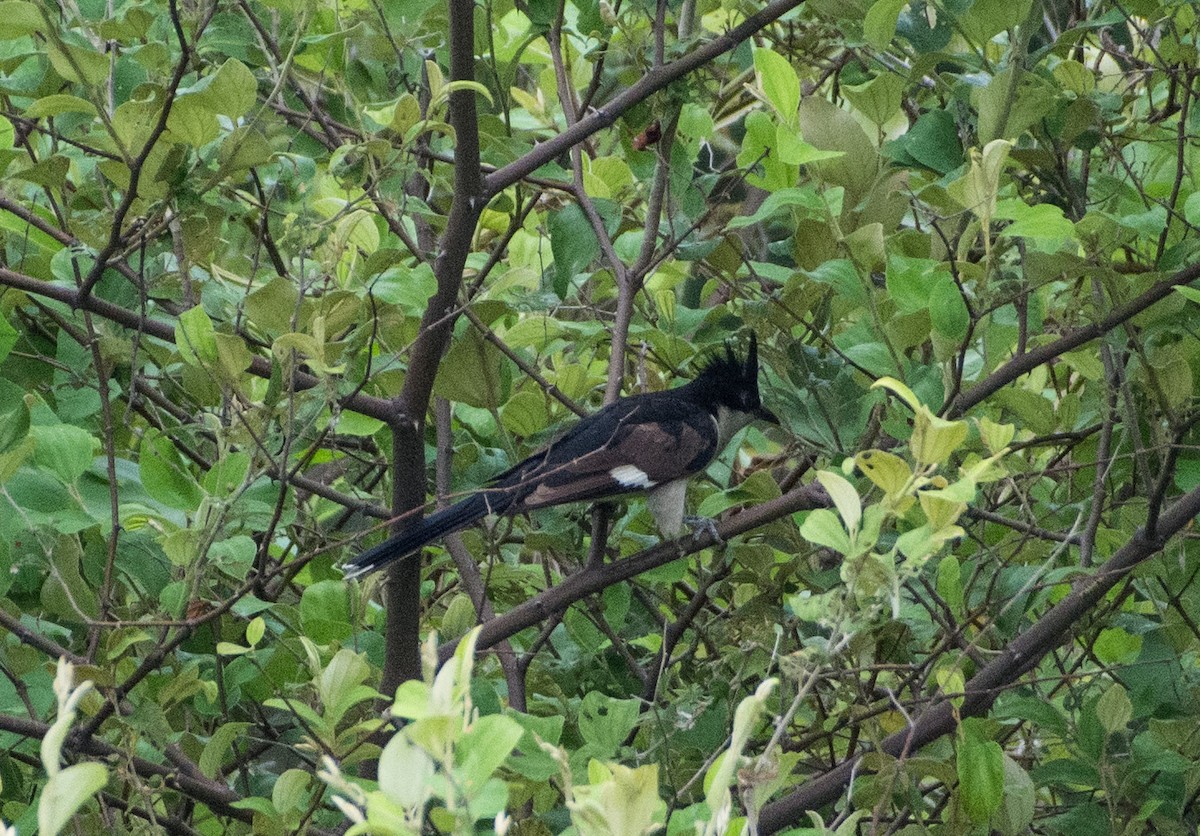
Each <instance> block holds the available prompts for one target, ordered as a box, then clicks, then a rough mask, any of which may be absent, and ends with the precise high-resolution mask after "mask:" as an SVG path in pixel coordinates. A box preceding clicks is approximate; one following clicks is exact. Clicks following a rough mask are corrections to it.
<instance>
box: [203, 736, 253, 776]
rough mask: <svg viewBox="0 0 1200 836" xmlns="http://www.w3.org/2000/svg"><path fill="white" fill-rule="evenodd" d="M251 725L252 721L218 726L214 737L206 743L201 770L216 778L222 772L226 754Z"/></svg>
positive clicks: (206, 774) (205, 774)
mask: <svg viewBox="0 0 1200 836" xmlns="http://www.w3.org/2000/svg"><path fill="white" fill-rule="evenodd" d="M250 726H251V724H250V723H225V724H224V725H222V726H218V727H217V730H216V731H215V732H213V735H212V737H210V738H209V739H208V742H207V743H205V744H204V749H203V751H201V753H200V760H199V762H198V766H199V767H200V771H201V772H202V773H203V774H204V776H205V777H206V778H216V777H217V775H218V774H220V771H221V764H223V763H224V762H225V754H226V753H227V752H228V751H229V750H230V748H231V747H232V746H233V741H235V740H237V739H238V738H239V737H241V736H242V734H243V733H244V732H245V731H246V729H248V728H250Z"/></svg>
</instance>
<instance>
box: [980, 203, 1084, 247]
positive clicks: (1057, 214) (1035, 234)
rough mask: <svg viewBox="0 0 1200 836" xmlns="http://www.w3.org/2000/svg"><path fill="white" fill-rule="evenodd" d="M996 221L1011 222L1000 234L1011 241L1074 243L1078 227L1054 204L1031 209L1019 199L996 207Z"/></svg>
mask: <svg viewBox="0 0 1200 836" xmlns="http://www.w3.org/2000/svg"><path fill="white" fill-rule="evenodd" d="M996 218H998V219H1000V220H1011V221H1012V223H1011V224H1009V225H1008V226H1007V227H1005V228H1004V229H1003V230H1002V231H1001V232H1000V234H1001V235H1004V236H1008V237H1010V238H1030V239H1034V240H1040V241H1049V242H1053V243H1057V242H1061V241H1072V240H1075V225H1074V224H1073V223H1071V222H1070V221H1069V220H1067V219H1066V217H1065V216H1064V215H1063V210H1062V209H1061V208H1060V207H1058V206H1055V205H1053V204H1051V203H1038V204H1035V205H1033V206H1030V205H1029V204H1028V203H1026V202H1025V201H1023V200H1021V199H1019V198H1012V199H1010V200H1002V201H1000V202H999V203H997V204H996Z"/></svg>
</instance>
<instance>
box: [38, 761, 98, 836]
mask: <svg viewBox="0 0 1200 836" xmlns="http://www.w3.org/2000/svg"><path fill="white" fill-rule="evenodd" d="M107 783H108V770H107V769H105V768H104V767H103V766H101V765H100V764H98V763H90V762H89V763H77V764H73V765H71V766H68V767H67V768H66V769H63V770H61V771H60V772H58V773H56V774H55V775H53V776H52V777H51V778H50V780H49V781H47V782H46V788H45V789H44V790H42V797H41V798H40V799H38V814H37V820H38V833H41V834H45V836H56V835H57V834H58V832H59V831H60V830H62V829H63V828H64V827H66V825H67V823H68V822H70V821H71V818H72V816H74V815H75V813H77V812H78V811H79V808H80V807H82V806H83V805H84V804H86V803H87V801H88V799H90V798H91V797H92V796H93V795H95V794H96V793H98V792H100V790H102V789H104V785H105V784H107Z"/></svg>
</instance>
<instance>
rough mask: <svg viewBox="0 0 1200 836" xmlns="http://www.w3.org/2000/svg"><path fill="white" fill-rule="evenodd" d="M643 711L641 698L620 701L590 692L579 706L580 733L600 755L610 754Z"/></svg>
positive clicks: (634, 724)
mask: <svg viewBox="0 0 1200 836" xmlns="http://www.w3.org/2000/svg"><path fill="white" fill-rule="evenodd" d="M640 711H641V705H640V703H639V702H638V700H633V699H631V700H618V699H614V698H612V697H609V696H606V695H604V694H601V693H599V692H598V691H590V692H589V693H588V695H587V696H585V697H584V698H583V702H582V703H581V704H580V706H579V734H580V735H581V736H582V737H583V739H584V742H586V743H588V744H589V745H591V746H592V747H593V748H594V750H595V751H596V752H597V756H598V757H607V756H609V755H611V754H613V753H615V752H616V751H617V748H618V747H619V746H620V745H621V743H623V742H624V740H625V738H626V737H628V736H629V733H630V732H631V731H633V727H634V726H636V725H637V721H638V714H639V712H640Z"/></svg>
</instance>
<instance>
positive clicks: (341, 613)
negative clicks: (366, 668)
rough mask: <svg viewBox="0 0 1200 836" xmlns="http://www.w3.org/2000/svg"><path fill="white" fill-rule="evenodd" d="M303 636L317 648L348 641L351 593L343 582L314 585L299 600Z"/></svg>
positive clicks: (319, 582)
mask: <svg viewBox="0 0 1200 836" xmlns="http://www.w3.org/2000/svg"><path fill="white" fill-rule="evenodd" d="M300 623H301V625H302V627H303V629H304V635H305V636H307V637H308V638H310V639H312V640H313V641H314V642H316V643H317V644H328V643H329V642H331V641H335V640H339V639H345V638H349V637H350V593H349V591H348V590H347V588H346V584H345V583H343V582H342V581H317V582H316V583H314V584H313V585H312V586H309V587H306V588H305V590H304V593H303V594H302V595H301V596H300Z"/></svg>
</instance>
